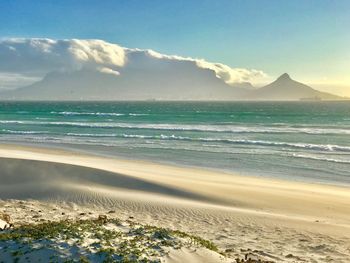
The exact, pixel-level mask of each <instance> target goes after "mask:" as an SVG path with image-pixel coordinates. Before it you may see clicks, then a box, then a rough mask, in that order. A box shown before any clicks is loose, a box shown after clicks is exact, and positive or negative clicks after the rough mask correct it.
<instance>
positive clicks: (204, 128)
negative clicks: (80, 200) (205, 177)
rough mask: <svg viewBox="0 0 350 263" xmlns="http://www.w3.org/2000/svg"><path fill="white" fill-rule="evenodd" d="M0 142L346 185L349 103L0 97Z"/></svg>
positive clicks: (349, 159) (349, 153)
mask: <svg viewBox="0 0 350 263" xmlns="http://www.w3.org/2000/svg"><path fill="white" fill-rule="evenodd" d="M0 143H9V144H14V143H15V144H23V145H35V146H41V147H51V148H60V149H62V148H64V149H69V150H75V151H79V152H84V153H93V154H97V155H102V156H112V157H117V158H120V159H136V160H147V161H152V162H158V163H165V164H174V165H180V166H191V167H201V168H205V169H212V170H219V171H224V172H230V173H235V174H240V175H243V176H249V175H250V176H259V177H260V176H261V177H270V178H271V177H273V178H280V179H288V180H296V181H307V182H314V183H325V184H337V185H339V184H340V185H346V186H349V185H350V102H346V101H343V102H323V101H314V102H312V101H310V102H308V101H298V102H160V101H146V102H0Z"/></svg>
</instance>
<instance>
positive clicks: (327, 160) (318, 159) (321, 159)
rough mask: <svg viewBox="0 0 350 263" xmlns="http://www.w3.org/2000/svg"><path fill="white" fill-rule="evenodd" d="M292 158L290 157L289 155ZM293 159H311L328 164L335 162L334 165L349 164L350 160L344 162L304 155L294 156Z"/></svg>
mask: <svg viewBox="0 0 350 263" xmlns="http://www.w3.org/2000/svg"><path fill="white" fill-rule="evenodd" d="M289 156H290V155H289ZM291 156H292V157H295V158H303V159H310V160H316V161H326V162H333V163H345V164H347V163H349V164H350V160H349V161H347V160H342V159H334V158H327V157H318V156H310V155H304V154H292V155H291Z"/></svg>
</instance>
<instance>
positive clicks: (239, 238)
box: [0, 145, 350, 262]
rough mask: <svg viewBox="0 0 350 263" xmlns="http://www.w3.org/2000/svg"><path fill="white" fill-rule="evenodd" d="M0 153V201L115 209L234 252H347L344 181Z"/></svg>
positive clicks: (272, 256) (268, 255)
mask: <svg viewBox="0 0 350 263" xmlns="http://www.w3.org/2000/svg"><path fill="white" fill-rule="evenodd" d="M0 157H1V158H0V168H1V172H0V182H1V183H0V199H3V200H8V199H21V200H23V199H26V200H28V199H30V200H39V201H40V202H42V203H57V202H60V203H61V204H77V205H78V206H79V207H82V209H83V208H84V209H90V210H93V209H95V210H98V209H109V210H111V209H113V210H115V211H116V213H118V214H119V215H121V216H122V217H125V218H128V217H130V216H132V217H133V218H135V220H137V221H138V222H141V223H144V224H152V225H157V226H161V227H168V228H172V229H178V230H181V231H185V232H189V233H192V234H195V235H199V236H201V237H203V238H206V239H209V240H212V241H214V242H215V243H216V244H217V245H218V246H219V247H220V248H221V249H222V250H226V251H227V252H228V253H229V254H231V256H232V257H233V258H234V257H236V256H238V255H242V253H245V252H246V251H250V252H251V253H253V254H255V255H257V256H259V257H260V258H263V259H267V260H274V261H276V262H331V261H333V262H349V260H350V191H349V188H347V187H340V186H330V185H321V184H308V183H301V182H291V181H284V180H276V179H266V178H264V179H263V178H254V177H246V176H245V177H243V176H237V175H234V174H227V173H223V172H214V171H207V170H202V169H194V168H184V167H175V166H168V165H160V164H154V163H148V162H142V161H126V160H117V159H112V158H102V157H96V156H89V155H83V154H77V153H73V152H65V151H57V150H48V149H40V148H30V147H22V146H10V145H2V146H1V147H0ZM8 209H10V208H8ZM22 219H23V218H22ZM183 253H185V254H186V253H187V252H186V251H183ZM193 260H194V259H193ZM199 262H200V261H199Z"/></svg>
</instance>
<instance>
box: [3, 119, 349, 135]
mask: <svg viewBox="0 0 350 263" xmlns="http://www.w3.org/2000/svg"><path fill="white" fill-rule="evenodd" d="M0 123H4V124H28V125H52V126H71V127H90V128H125V129H150V130H169V131H196V132H224V133H266V134H279V133H302V134H315V135H316V134H317V135H331V134H342V135H350V129H336V128H326V129H323V128H306V127H304V128H293V127H273V126H272V127H268V126H237V125H212V124H147V123H115V122H70V121H59V122H58V121H27V120H25V121H21V120H0Z"/></svg>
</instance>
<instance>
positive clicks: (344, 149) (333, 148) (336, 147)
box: [67, 133, 350, 152]
mask: <svg viewBox="0 0 350 263" xmlns="http://www.w3.org/2000/svg"><path fill="white" fill-rule="evenodd" d="M67 135H71V136H82V137H120V138H137V139H154V140H178V141H191V142H216V143H229V144H246V145H258V146H277V147H289V148H298V149H309V150H319V151H331V152H333V151H341V152H350V147H348V146H341V145H333V144H310V143H288V142H274V141H262V140H235V139H226V138H193V137H185V136H176V135H174V134H172V135H164V134H160V135H140V134H86V133H67Z"/></svg>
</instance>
